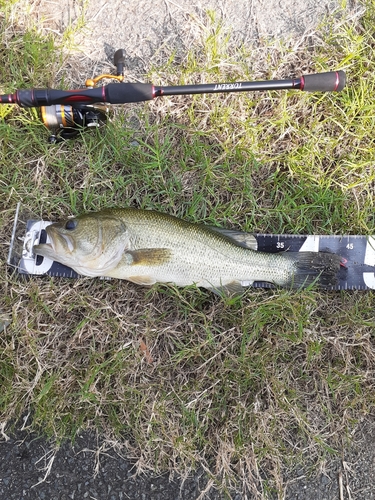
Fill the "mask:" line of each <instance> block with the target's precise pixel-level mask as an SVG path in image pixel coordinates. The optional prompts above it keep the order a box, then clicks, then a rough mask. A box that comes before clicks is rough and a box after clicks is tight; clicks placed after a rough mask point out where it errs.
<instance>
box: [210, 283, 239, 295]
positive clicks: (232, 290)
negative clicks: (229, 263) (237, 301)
mask: <svg viewBox="0 0 375 500" xmlns="http://www.w3.org/2000/svg"><path fill="white" fill-rule="evenodd" d="M209 290H211V292H214V293H216V294H217V295H220V296H222V295H225V296H227V297H236V296H239V295H242V294H243V293H244V287H243V286H242V284H241V281H231V282H230V283H227V284H226V285H222V286H217V287H212V288H209Z"/></svg>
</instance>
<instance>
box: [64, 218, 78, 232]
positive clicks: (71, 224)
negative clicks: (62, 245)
mask: <svg viewBox="0 0 375 500" xmlns="http://www.w3.org/2000/svg"><path fill="white" fill-rule="evenodd" d="M76 227H77V221H76V220H75V219H70V220H68V221H67V222H66V224H65V229H67V230H68V231H72V230H73V229H75V228H76Z"/></svg>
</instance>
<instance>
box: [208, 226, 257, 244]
mask: <svg viewBox="0 0 375 500" xmlns="http://www.w3.org/2000/svg"><path fill="white" fill-rule="evenodd" d="M204 227H208V229H210V230H211V231H215V232H216V233H219V234H222V235H223V236H226V237H227V238H229V239H231V240H232V241H233V242H234V243H236V244H237V245H239V246H240V247H244V248H249V249H250V250H258V242H257V239H256V238H255V236H254V235H253V234H250V233H244V232H243V231H236V230H235V229H224V228H222V227H216V226H204Z"/></svg>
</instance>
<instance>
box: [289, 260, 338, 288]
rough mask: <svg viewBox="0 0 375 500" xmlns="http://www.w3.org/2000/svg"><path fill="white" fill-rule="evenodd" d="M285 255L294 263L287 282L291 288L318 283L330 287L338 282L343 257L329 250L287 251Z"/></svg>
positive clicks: (320, 285) (322, 286) (323, 286)
mask: <svg viewBox="0 0 375 500" xmlns="http://www.w3.org/2000/svg"><path fill="white" fill-rule="evenodd" d="M284 256H285V257H286V258H288V259H290V260H292V261H293V263H294V266H293V267H294V270H293V272H292V274H291V277H290V280H289V281H288V282H287V283H285V285H284V286H285V287H289V288H306V287H308V286H309V285H314V284H316V285H317V286H319V287H321V288H330V287H333V286H335V285H337V283H338V279H339V272H340V268H341V266H342V265H343V264H342V258H341V257H340V256H339V255H337V254H335V253H329V252H285V254H284Z"/></svg>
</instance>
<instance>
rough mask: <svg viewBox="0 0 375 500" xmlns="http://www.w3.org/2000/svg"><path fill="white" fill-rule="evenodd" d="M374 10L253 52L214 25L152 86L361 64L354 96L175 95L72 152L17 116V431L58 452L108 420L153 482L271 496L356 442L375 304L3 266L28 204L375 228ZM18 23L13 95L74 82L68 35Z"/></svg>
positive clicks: (6, 137)
mask: <svg viewBox="0 0 375 500" xmlns="http://www.w3.org/2000/svg"><path fill="white" fill-rule="evenodd" d="M367 7H368V8H367V9H366V11H365V12H364V14H363V15H362V16H361V17H358V18H357V19H355V20H354V21H355V22H353V19H351V20H349V21H348V20H345V19H343V20H340V19H338V20H337V21H336V23H332V22H329V23H327V24H324V25H323V26H322V27H321V30H320V32H319V33H317V34H316V36H315V37H314V38H313V40H312V43H311V44H310V49H306V48H305V44H303V43H302V44H300V45H298V44H295V45H292V44H284V45H280V44H279V45H277V44H269V45H266V46H264V47H261V48H259V49H256V48H251V53H250V51H249V48H244V47H236V48H233V47H232V46H230V44H229V43H228V40H229V37H230V35H229V34H228V33H225V32H223V29H222V28H221V27H220V24H218V23H217V21H216V20H215V19H213V17H212V14H210V16H211V17H210V16H208V18H207V25H206V26H201V25H199V26H197V27H196V33H197V35H196V43H195V45H193V46H192V47H191V50H190V52H189V53H187V54H186V57H185V59H184V60H182V61H180V62H179V64H177V63H176V62H175V61H174V60H173V57H172V56H171V58H170V59H169V61H168V62H167V63H166V64H165V65H164V66H161V67H158V68H152V69H151V70H150V74H149V80H150V81H152V82H154V83H155V84H158V83H159V82H160V83H162V84H164V85H168V84H170V85H174V84H182V83H184V84H188V83H201V82H203V81H231V80H233V81H234V80H237V81H239V80H254V79H268V78H283V77H289V76H293V75H294V74H301V73H307V72H310V71H311V72H313V71H315V72H318V71H324V70H330V69H345V70H346V72H347V75H348V86H347V88H346V89H345V90H344V91H343V92H341V93H340V94H332V95H331V94H326V95H321V94H319V95H318V94H316V95H315V94H304V93H302V92H300V93H298V95H297V94H296V93H294V92H292V91H288V92H264V93H262V94H256V95H255V94H228V95H223V96H217V95H216V96H212V95H201V96H192V97H175V98H170V99H167V98H166V99H158V100H155V101H154V102H152V103H148V104H147V105H132V106H128V107H126V108H123V109H122V108H120V107H118V108H117V109H116V110H114V117H113V119H112V121H110V122H109V123H108V125H107V126H106V128H105V129H102V130H99V131H96V130H95V131H92V132H91V133H85V134H83V135H82V136H81V137H80V138H79V139H77V140H76V141H73V142H66V143H61V144H58V145H54V146H49V145H47V144H46V136H47V133H46V131H45V130H44V127H43V126H42V125H40V124H38V121H37V116H36V113H35V112H34V111H33V110H30V111H27V110H21V109H18V108H16V107H9V106H5V107H2V108H1V109H0V113H1V122H0V155H1V164H2V170H1V173H0V193H1V200H0V206H1V225H2V232H1V235H0V244H1V254H0V258H1V262H2V264H3V265H2V270H1V273H2V274H1V278H0V282H1V283H3V284H4V285H3V292H2V295H1V297H0V304H1V308H2V309H4V310H8V311H12V313H13V322H12V325H11V326H10V327H8V328H7V329H6V330H5V332H3V333H2V334H1V336H0V349H1V355H0V387H1V389H0V415H1V416H0V421H1V422H11V421H14V420H17V419H19V418H20V416H21V415H22V414H23V413H24V412H25V411H29V412H31V413H32V426H33V428H36V429H43V432H45V433H46V434H47V435H49V436H53V437H54V438H55V439H57V440H62V439H65V438H71V439H74V437H75V435H76V434H77V433H78V432H79V431H80V430H81V429H84V428H95V429H98V431H100V432H101V433H103V434H104V435H105V436H107V438H108V439H109V440H112V441H115V442H117V443H118V446H119V447H125V448H126V449H127V450H128V452H129V453H130V454H131V456H133V457H134V458H135V460H136V461H137V464H138V467H139V470H158V471H161V470H170V471H175V472H177V473H180V474H182V475H186V474H188V473H189V472H190V471H191V470H193V469H194V468H195V467H197V466H202V467H203V468H204V469H205V470H206V471H207V473H208V474H210V476H211V478H212V481H213V483H212V484H214V485H216V486H217V487H220V488H222V489H223V490H228V489H230V488H231V487H235V488H237V489H239V488H241V487H242V488H243V490H244V491H250V492H251V493H252V494H253V497H254V498H267V497H270V496H271V495H272V494H275V492H276V493H278V494H279V495H280V497H282V491H283V488H284V485H283V474H284V471H285V470H286V468H294V467H296V466H297V465H298V464H303V465H304V466H305V467H307V466H310V465H311V464H318V463H320V464H324V460H325V458H326V457H327V456H331V455H332V454H335V453H336V451H337V450H338V449H339V448H340V446H342V445H343V443H345V442H346V440H347V439H349V435H350V434H351V432H352V430H353V428H354V427H355V425H356V423H358V421H360V420H361V418H362V417H363V416H365V415H367V414H369V413H370V412H371V411H372V410H373V407H374V397H375V392H374V370H373V365H374V361H375V347H374V338H373V335H374V331H375V323H374V319H373V306H374V295H373V293H372V292H366V293H358V292H357V293H356V292H348V293H344V292H341V293H326V292H324V293H318V292H316V291H313V290H311V291H304V292H298V293H295V292H287V291H277V292H275V291H270V290H268V291H267V290H249V291H248V292H247V293H246V294H245V295H244V296H243V297H242V298H240V299H238V298H237V299H235V300H233V301H230V300H227V301H223V300H222V299H220V298H218V297H216V296H213V295H211V294H209V293H208V292H206V291H202V290H197V289H195V288H194V287H191V288H187V289H183V290H180V289H175V288H173V287H164V286H155V287H153V288H151V289H145V288H142V287H137V286H136V285H132V284H130V283H125V282H116V281H100V280H89V279H81V280H78V281H69V280H64V279H48V278H31V279H30V280H28V281H21V280H20V279H19V278H18V277H17V275H15V274H11V273H10V272H9V270H7V269H6V267H5V260H6V254H7V251H8V242H9V239H10V234H11V227H12V223H13V216H14V212H15V207H16V204H17V202H18V201H22V203H23V206H24V208H25V210H28V211H30V212H32V213H34V214H35V216H36V217H44V218H47V219H51V220H54V219H57V218H59V217H61V216H63V215H66V214H71V213H73V214H75V213H79V212H82V211H86V210H94V209H99V208H102V207H111V206H129V205H130V206H136V207H142V208H152V209H159V210H163V211H166V212H168V213H171V214H174V215H177V216H180V217H184V218H186V219H188V220H191V221H196V222H201V221H205V222H208V223H214V224H218V225H222V226H227V227H233V228H242V229H244V230H248V231H254V232H275V233H279V232H289V233H322V234H331V233H332V234H340V233H351V234H355V233H360V234H363V233H365V234H374V232H375V227H374V215H373V214H374V168H373V157H374V142H373V128H374V116H375V110H374V104H373V102H374V100H373V83H372V82H373V78H372V77H373V74H374V73H375V68H374V62H373V57H372V49H373V46H374V38H373V32H372V23H373V20H372V15H373V14H372V12H373V11H374V6H373V5H372V3H371V2H369V3H368V5H367ZM7 16H9V14H8V13H7V11H6V10H5V12H4V13H3V14H2V15H1V18H0V22H1V27H2V28H1V37H2V44H3V46H5V47H6V50H3V51H1V52H0V57H1V65H0V68H3V70H1V69H0V75H1V85H2V92H8V91H9V92H11V91H14V90H15V89H16V88H21V87H23V88H25V87H29V86H46V85H50V84H54V85H56V86H58V83H59V82H57V81H55V76H56V71H57V68H58V71H59V72H60V74H62V71H63V69H62V68H63V67H64V65H63V62H62V60H61V58H60V55H59V54H60V53H61V49H60V47H59V45H58V43H61V40H53V39H52V38H50V37H49V36H45V34H43V32H42V31H36V30H35V29H29V28H27V27H26V28H23V29H15V28H14V23H13V25H10V24H9V23H10V20H9V19H10V18H9V17H7ZM12 19H13V18H12ZM191 22H194V21H193V20H192V21H191ZM68 35H69V36H68ZM72 36H73V35H72V33H71V32H69V33H68V34H67V35H66V39H68V40H69V43H70V42H71V37H72ZM66 39H64V40H63V42H64V43H65V42H66ZM65 57H68V56H65ZM4 68H6V70H5V69H4ZM66 78H68V77H66ZM241 485H242V486H241Z"/></svg>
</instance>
